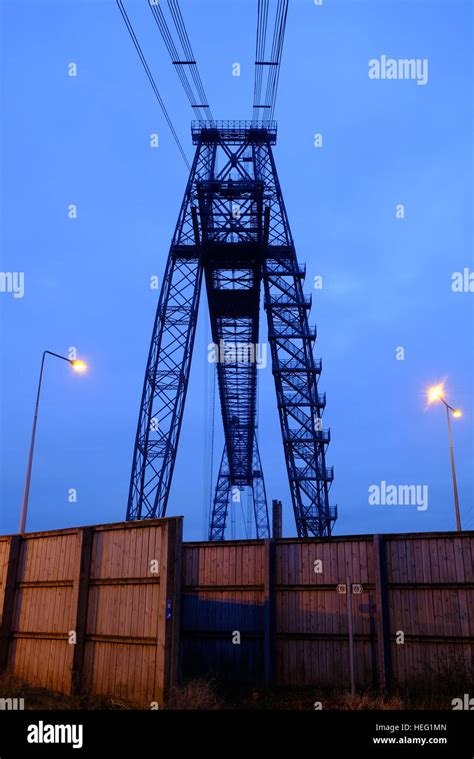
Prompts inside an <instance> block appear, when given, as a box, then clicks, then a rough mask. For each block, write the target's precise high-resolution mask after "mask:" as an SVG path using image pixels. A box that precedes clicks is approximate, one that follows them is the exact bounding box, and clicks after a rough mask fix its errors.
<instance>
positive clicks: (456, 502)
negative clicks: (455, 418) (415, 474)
mask: <svg viewBox="0 0 474 759" xmlns="http://www.w3.org/2000/svg"><path fill="white" fill-rule="evenodd" d="M444 405H445V406H446V419H447V420H448V437H449V453H450V456H451V472H452V475H453V490H454V508H455V509H456V525H457V529H458V531H459V532H461V515H460V512H459V498H458V484H457V480H456V469H455V468H454V450H453V436H452V434H451V419H450V418H449V406H448V404H447V403H445V404H444Z"/></svg>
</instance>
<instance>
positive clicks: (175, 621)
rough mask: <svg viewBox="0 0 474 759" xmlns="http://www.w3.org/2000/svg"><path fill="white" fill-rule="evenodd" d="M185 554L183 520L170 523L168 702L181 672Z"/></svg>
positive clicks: (166, 675)
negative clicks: (181, 618) (181, 625)
mask: <svg viewBox="0 0 474 759" xmlns="http://www.w3.org/2000/svg"><path fill="white" fill-rule="evenodd" d="M182 552H183V518H182V517H176V518H174V519H171V520H170V521H169V522H168V565H167V574H166V578H165V581H166V596H167V610H168V613H167V620H166V640H165V681H164V689H163V695H164V699H165V701H168V699H169V696H170V693H171V690H172V688H173V686H174V685H176V682H177V679H178V671H179V649H180V610H181V561H182Z"/></svg>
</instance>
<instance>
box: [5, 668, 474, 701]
mask: <svg viewBox="0 0 474 759" xmlns="http://www.w3.org/2000/svg"><path fill="white" fill-rule="evenodd" d="M464 693H471V695H474V668H471V669H470V670H469V671H467V672H466V670H462V671H461V670H458V669H456V668H449V669H446V670H445V671H444V672H443V674H442V676H441V678H437V679H435V678H434V677H433V676H431V675H430V672H426V673H424V674H423V676H419V677H417V678H413V679H412V680H411V681H410V683H409V684H408V685H406V686H404V687H396V688H394V689H393V690H392V691H391V692H390V693H387V694H385V695H381V694H380V693H379V692H378V691H376V690H374V689H373V688H366V689H364V690H359V691H358V692H357V694H356V695H355V696H351V695H350V693H348V692H347V691H346V690H344V689H341V688H339V689H338V688H334V687H329V686H326V687H325V686H306V687H296V686H293V687H284V688H283V687H279V688H274V689H271V690H255V689H249V688H248V687H229V686H226V685H223V684H222V683H218V682H217V681H216V680H213V679H209V678H207V679H194V680H189V681H187V682H184V683H181V684H180V685H178V686H176V687H175V688H173V689H172V691H171V694H170V698H169V701H168V704H167V705H166V707H165V708H166V709H172V710H180V711H181V710H205V711H218V710H223V709H225V710H236V711H237V710H246V711H249V710H250V711H255V710H258V711H270V710H292V711H295V710H297V711H308V710H310V711H314V710H316V709H318V708H322V709H324V710H331V711H333V710H334V711H347V710H351V711H354V710H356V711H357V710H358V711H361V710H363V711H366V710H369V711H370V710H394V709H396V710H404V709H414V710H427V709H435V710H437V709H451V708H452V706H451V701H452V699H453V698H462V696H463V694H464ZM0 698H24V700H25V709H30V710H31V709H52V710H55V709H65V710H78V709H88V710H90V709H92V710H119V709H131V708H133V706H131V705H130V704H127V703H125V702H122V701H120V700H117V699H108V698H105V697H103V696H91V695H86V694H85V695H74V696H66V695H62V694H59V693H53V692H52V691H50V690H47V689H46V688H38V687H33V686H31V685H28V684H27V683H25V682H24V681H22V680H20V679H18V678H16V677H13V676H12V675H8V674H6V675H3V676H0ZM319 704H321V707H319Z"/></svg>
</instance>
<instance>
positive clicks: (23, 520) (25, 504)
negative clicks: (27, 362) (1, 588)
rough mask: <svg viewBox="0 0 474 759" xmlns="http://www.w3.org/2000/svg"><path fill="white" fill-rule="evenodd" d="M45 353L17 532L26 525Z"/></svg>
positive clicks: (23, 529) (42, 360) (20, 531)
mask: <svg viewBox="0 0 474 759" xmlns="http://www.w3.org/2000/svg"><path fill="white" fill-rule="evenodd" d="M46 353H47V351H44V353H43V357H42V359H41V369H40V376H39V382H38V392H37V394H36V404H35V415H34V419H33V430H32V432H31V441H30V452H29V455H28V467H27V470H26V482H25V492H24V493H23V502H22V504H21V515H20V526H19V528H18V532H19V533H20V534H21V533H23V532H25V527H26V514H27V511H28V498H29V495H30V482H31V469H32V466H33V452H34V448H35V437H36V424H37V421H38V409H39V400H40V393H41V384H42V382H43V368H44V359H45V356H46Z"/></svg>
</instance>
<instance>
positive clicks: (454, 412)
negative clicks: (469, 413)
mask: <svg viewBox="0 0 474 759" xmlns="http://www.w3.org/2000/svg"><path fill="white" fill-rule="evenodd" d="M453 416H455V417H456V418H458V417H460V416H462V411H461V409H459V408H455V409H454V411H453Z"/></svg>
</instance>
